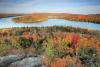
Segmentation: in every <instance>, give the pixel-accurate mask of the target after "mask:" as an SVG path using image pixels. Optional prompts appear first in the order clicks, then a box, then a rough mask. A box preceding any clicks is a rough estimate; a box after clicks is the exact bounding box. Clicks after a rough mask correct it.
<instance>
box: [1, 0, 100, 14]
mask: <svg viewBox="0 0 100 67" xmlns="http://www.w3.org/2000/svg"><path fill="white" fill-rule="evenodd" d="M34 12H60V13H61V12H65V13H78V14H92V13H94V14H95V13H100V0H0V13H34Z"/></svg>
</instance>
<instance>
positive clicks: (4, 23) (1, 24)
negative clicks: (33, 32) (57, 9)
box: [0, 17, 100, 30]
mask: <svg viewBox="0 0 100 67" xmlns="http://www.w3.org/2000/svg"><path fill="white" fill-rule="evenodd" d="M12 18H13V17H8V18H1V19H0V28H12V27H27V26H28V27H45V26H72V27H80V28H88V29H95V30H100V24H94V23H86V22H77V21H68V20H63V19H49V20H47V21H43V22H40V23H27V24H26V23H15V22H13V21H12Z"/></svg>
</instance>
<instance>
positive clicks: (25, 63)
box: [0, 55, 44, 67]
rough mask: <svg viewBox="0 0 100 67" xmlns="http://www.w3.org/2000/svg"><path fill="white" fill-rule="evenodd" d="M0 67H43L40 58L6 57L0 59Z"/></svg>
mask: <svg viewBox="0 0 100 67" xmlns="http://www.w3.org/2000/svg"><path fill="white" fill-rule="evenodd" d="M0 67H44V66H42V64H41V57H40V56H28V57H27V56H25V55H8V56H3V57H0Z"/></svg>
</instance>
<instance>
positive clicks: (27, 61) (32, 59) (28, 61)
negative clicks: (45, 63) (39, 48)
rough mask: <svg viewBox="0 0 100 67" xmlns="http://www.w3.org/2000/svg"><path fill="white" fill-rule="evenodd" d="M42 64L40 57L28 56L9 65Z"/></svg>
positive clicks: (36, 65) (37, 66)
mask: <svg viewBox="0 0 100 67" xmlns="http://www.w3.org/2000/svg"><path fill="white" fill-rule="evenodd" d="M39 66H41V61H40V57H28V58H25V59H23V60H21V61H17V62H14V63H12V64H11V65H10V66H9V67H39Z"/></svg>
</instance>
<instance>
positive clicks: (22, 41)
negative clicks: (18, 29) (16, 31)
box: [19, 37, 34, 48]
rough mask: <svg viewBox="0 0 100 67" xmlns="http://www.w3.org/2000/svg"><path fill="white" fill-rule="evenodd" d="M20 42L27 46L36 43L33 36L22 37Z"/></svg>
mask: <svg viewBox="0 0 100 67" xmlns="http://www.w3.org/2000/svg"><path fill="white" fill-rule="evenodd" d="M19 44H20V45H21V46H22V47H24V48H27V47H30V46H32V45H34V42H33V40H32V38H29V39H25V38H23V37H22V38H20V39H19Z"/></svg>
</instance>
